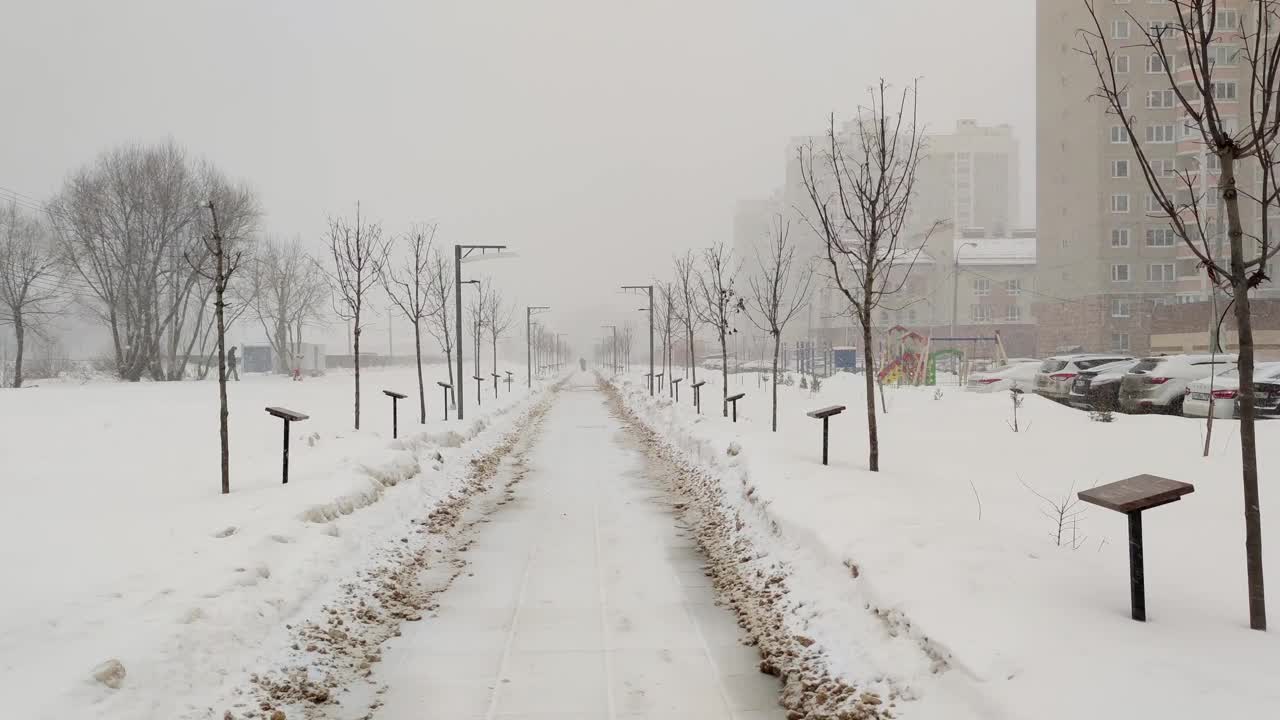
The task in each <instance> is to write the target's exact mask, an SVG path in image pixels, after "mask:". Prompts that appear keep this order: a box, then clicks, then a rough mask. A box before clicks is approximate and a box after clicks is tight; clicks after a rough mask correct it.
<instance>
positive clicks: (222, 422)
mask: <svg viewBox="0 0 1280 720" xmlns="http://www.w3.org/2000/svg"><path fill="white" fill-rule="evenodd" d="M214 242H216V243H217V247H218V275H217V277H218V280H217V281H216V283H217V295H218V297H217V300H216V302H215V303H214V310H215V312H216V313H217V317H218V403H219V405H220V407H219V410H218V437H219V439H220V440H221V443H222V494H223V495H226V494H228V493H230V492H231V447H230V441H229V439H228V437H227V415H228V414H229V413H228V411H227V352H226V350H227V322H226V315H225V313H224V311H223V307H222V306H223V291H224V290H225V287H224V285H225V282H226V281H225V279H224V277H223V272H224V271H225V268H224V265H223V263H224V259H223V256H222V238H221V237H220V236H215V237H214Z"/></svg>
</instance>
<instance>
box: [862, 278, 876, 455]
mask: <svg viewBox="0 0 1280 720" xmlns="http://www.w3.org/2000/svg"><path fill="white" fill-rule="evenodd" d="M858 320H860V321H861V322H862V344H863V346H865V347H866V352H865V353H863V354H864V355H865V356H866V357H865V365H866V372H865V373H864V375H865V376H866V386H867V393H866V394H867V467H868V469H870V470H871V472H879V471H880V436H879V433H878V432H877V429H876V379H875V376H874V375H872V372H873V371H874V369H875V363H873V362H872V357H871V304H870V302H869V298H868V302H867V304H866V305H864V306H863V309H862V311H861V312H860V313H859V314H858Z"/></svg>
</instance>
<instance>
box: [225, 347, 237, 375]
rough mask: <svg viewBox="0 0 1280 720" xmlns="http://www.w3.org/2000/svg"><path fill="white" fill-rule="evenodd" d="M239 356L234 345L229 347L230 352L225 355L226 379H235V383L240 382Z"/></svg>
mask: <svg viewBox="0 0 1280 720" xmlns="http://www.w3.org/2000/svg"><path fill="white" fill-rule="evenodd" d="M239 368H240V356H239V355H238V354H237V349H236V346H235V345H232V346H231V352H229V353H227V377H228V378H231V377H233V376H234V377H235V379H236V382H239V381H240V369H239Z"/></svg>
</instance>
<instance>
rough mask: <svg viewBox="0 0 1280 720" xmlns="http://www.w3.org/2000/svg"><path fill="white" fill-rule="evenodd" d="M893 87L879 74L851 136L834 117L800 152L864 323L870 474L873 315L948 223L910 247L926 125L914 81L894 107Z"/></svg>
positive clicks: (836, 276) (844, 282)
mask: <svg viewBox="0 0 1280 720" xmlns="http://www.w3.org/2000/svg"><path fill="white" fill-rule="evenodd" d="M887 91H888V88H887V85H886V83H885V81H884V80H881V81H880V83H879V86H878V87H877V88H874V89H872V90H871V92H870V96H871V103H870V107H864V108H859V113H858V117H857V119H855V120H854V121H853V123H852V124H851V125H852V127H851V128H850V129H849V130H848V131H847V134H846V133H838V132H837V131H836V123H835V116H834V115H832V116H830V118H829V123H828V129H827V137H826V139H825V140H824V147H822V148H821V149H817V148H815V147H814V145H813V144H812V143H810V144H808V145H807V146H805V147H802V148H801V149H800V153H799V156H800V157H799V160H800V173H801V177H802V180H803V182H804V186H805V190H806V192H807V194H808V196H809V200H810V202H811V204H812V206H813V208H812V209H813V213H812V215H811V216H810V215H806V220H807V221H808V223H809V225H810V227H811V228H813V230H814V231H815V232H816V233H817V234H818V236H819V237H820V238H821V239H822V241H823V245H824V246H825V250H826V253H825V254H826V260H827V263H826V264H827V269H828V270H830V278H829V279H830V280H831V282H833V283H834V284H835V286H836V288H837V289H839V291H840V292H841V293H842V294H843V295H844V296H845V298H846V299H847V300H848V301H849V306H850V308H851V309H852V311H853V314H854V316H855V317H857V319H858V324H859V325H861V327H862V343H863V347H864V354H865V355H866V363H865V365H866V393H865V394H866V406H867V443H868V446H869V450H868V456H869V458H868V466H869V468H870V470H871V471H872V472H876V471H878V470H879V469H880V440H879V433H878V430H877V427H876V403H875V373H874V372H873V370H874V368H875V363H874V357H873V345H872V341H871V329H872V321H871V317H872V313H873V312H874V311H875V309H876V308H877V307H880V306H881V305H882V304H883V303H884V302H885V299H886V298H887V297H889V296H892V295H893V294H894V293H896V292H898V291H900V290H901V289H902V287H903V285H905V284H906V282H907V277H908V275H910V273H911V269H912V268H913V267H914V266H915V262H916V259H917V258H918V257H919V255H920V252H921V250H922V249H923V248H924V245H925V243H927V242H928V238H929V237H930V236H931V235H932V234H933V232H934V231H935V230H936V229H937V228H938V227H940V226H941V224H942V223H941V222H940V221H939V222H934V223H932V224H931V225H930V226H928V228H927V229H926V230H925V231H924V232H923V237H921V238H920V240H919V244H918V245H916V246H915V247H907V244H906V241H907V237H906V236H907V234H908V232H907V223H908V221H909V220H910V216H911V213H910V210H911V200H912V198H913V197H914V195H915V188H916V173H917V170H918V169H919V166H920V159H921V157H922V156H923V150H924V130H923V129H922V128H921V127H920V125H919V123H918V122H917V119H916V103H917V88H916V86H915V85H912V87H910V88H908V89H906V90H904V91H903V92H902V95H901V98H900V99H899V100H898V102H897V104H896V108H895V107H891V106H889V105H887V104H886V103H887V100H886V95H887Z"/></svg>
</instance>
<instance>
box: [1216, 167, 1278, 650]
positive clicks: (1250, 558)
mask: <svg viewBox="0 0 1280 720" xmlns="http://www.w3.org/2000/svg"><path fill="white" fill-rule="evenodd" d="M1218 186H1219V188H1221V191H1222V199H1223V201H1224V202H1225V203H1226V205H1227V223H1228V229H1227V233H1228V237H1229V238H1230V241H1231V279H1232V289H1233V291H1234V294H1235V313H1236V331H1237V333H1238V335H1237V346H1238V347H1239V358H1240V362H1239V378H1240V394H1239V398H1240V465H1241V471H1242V475H1243V479H1244V527H1245V539H1244V548H1245V565H1246V568H1247V570H1248V578H1249V627H1251V628H1253V629H1254V630H1266V629H1267V605H1266V599H1265V598H1266V596H1265V592H1264V588H1263V579H1262V578H1263V567H1262V511H1261V508H1260V507H1259V505H1260V499H1259V495H1258V446H1257V435H1256V433H1255V417H1254V407H1255V405H1256V402H1255V399H1254V394H1253V392H1254V388H1253V386H1254V383H1253V366H1254V359H1253V320H1252V318H1251V317H1250V307H1251V305H1252V303H1251V302H1250V300H1249V276H1248V274H1247V273H1246V271H1245V257H1244V226H1243V225H1242V224H1241V222H1240V198H1239V193H1238V191H1237V189H1236V177H1235V160H1234V158H1230V157H1226V158H1223V159H1222V177H1221V178H1220V180H1219V182H1218Z"/></svg>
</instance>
